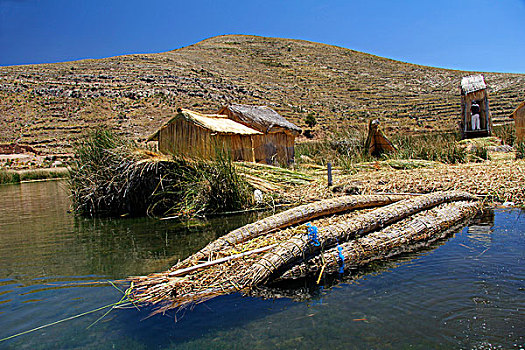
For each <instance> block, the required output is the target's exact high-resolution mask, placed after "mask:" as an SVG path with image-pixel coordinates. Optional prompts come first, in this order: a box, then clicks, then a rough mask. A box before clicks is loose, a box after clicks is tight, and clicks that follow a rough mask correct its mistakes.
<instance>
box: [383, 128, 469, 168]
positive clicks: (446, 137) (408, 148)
mask: <svg viewBox="0 0 525 350" xmlns="http://www.w3.org/2000/svg"><path fill="white" fill-rule="evenodd" d="M456 140H457V136H456V135H454V134H425V135H414V136H406V135H401V136H399V135H398V136H397V137H395V138H393V143H394V144H395V145H396V147H397V149H398V152H396V153H395V154H393V155H391V156H389V157H394V158H397V159H422V160H431V161H438V162H443V163H447V164H456V163H465V162H467V152H466V151H465V149H464V147H461V146H460V145H458V144H457V142H456Z"/></svg>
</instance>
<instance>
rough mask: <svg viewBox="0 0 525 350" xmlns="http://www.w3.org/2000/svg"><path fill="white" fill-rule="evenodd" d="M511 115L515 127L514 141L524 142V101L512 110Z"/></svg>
mask: <svg viewBox="0 0 525 350" xmlns="http://www.w3.org/2000/svg"><path fill="white" fill-rule="evenodd" d="M511 117H512V118H513V119H514V125H515V127H516V142H517V143H520V142H525V101H523V102H522V103H521V104H520V105H519V106H518V108H516V110H514V112H513V113H512V115H511Z"/></svg>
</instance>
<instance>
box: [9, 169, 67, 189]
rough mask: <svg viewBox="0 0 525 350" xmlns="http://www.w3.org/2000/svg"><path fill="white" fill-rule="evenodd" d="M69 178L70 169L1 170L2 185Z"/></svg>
mask: <svg viewBox="0 0 525 350" xmlns="http://www.w3.org/2000/svg"><path fill="white" fill-rule="evenodd" d="M68 177H69V169H68V168H66V167H59V168H58V167H57V168H35V169H22V170H7V169H0V185H9V184H19V183H26V182H36V181H47V180H60V179H67V178H68Z"/></svg>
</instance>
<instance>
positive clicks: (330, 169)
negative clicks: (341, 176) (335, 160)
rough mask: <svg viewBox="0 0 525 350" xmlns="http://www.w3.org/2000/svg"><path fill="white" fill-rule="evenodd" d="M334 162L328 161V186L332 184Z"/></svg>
mask: <svg viewBox="0 0 525 350" xmlns="http://www.w3.org/2000/svg"><path fill="white" fill-rule="evenodd" d="M332 183H333V181H332V163H330V162H328V187H330V186H332Z"/></svg>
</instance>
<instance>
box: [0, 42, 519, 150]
mask: <svg viewBox="0 0 525 350" xmlns="http://www.w3.org/2000/svg"><path fill="white" fill-rule="evenodd" d="M467 74H470V73H466V72H461V71H453V70H446V69H438V68H431V67H424V66H418V65H413V64H407V63H402V62H398V61H393V60H389V59H385V58H381V57H377V56H372V55H369V54H364V53H360V52H356V51H352V50H348V49H343V48H340V47H335V46H329V45H324V44H318V43H312V42H307V41H301V40H290V39H276V38H263V37H255V36H240V35H227V36H219V37H214V38H210V39H207V40H204V41H202V42H199V43H197V44H195V45H191V46H188V47H185V48H181V49H178V50H174V51H170V52H165V53H159V54H145V55H126V56H119V57H111V58H105V59H97V60H82V61H75V62H66V63H56V64H42V65H27V66H11V67H0V99H1V102H0V130H1V131H2V132H1V134H0V142H13V141H18V142H20V143H28V144H30V145H33V146H34V147H35V148H36V149H39V150H40V151H43V152H44V153H62V152H68V151H70V150H71V143H72V142H73V141H74V140H75V138H77V137H78V135H79V134H80V133H81V132H82V131H84V130H85V129H87V128H89V127H92V126H94V125H100V124H106V125H109V126H111V127H113V128H116V129H117V130H119V131H120V132H121V133H122V134H124V135H127V136H129V137H131V138H134V139H143V138H145V137H146V136H147V135H149V134H150V133H152V132H153V131H154V130H155V129H156V128H157V127H159V126H160V125H161V123H162V121H163V120H165V119H166V118H167V117H169V116H170V115H173V113H174V111H175V110H176V108H177V107H186V108H193V109H195V110H198V111H203V112H213V111H215V110H217V109H219V107H221V106H222V105H224V104H227V103H229V102H237V103H249V104H267V105H270V106H272V107H274V108H275V109H276V110H278V111H279V112H281V113H282V114H283V115H285V116H286V117H287V118H289V119H290V120H291V121H293V122H295V123H296V124H298V125H300V126H304V122H303V119H304V117H305V116H306V115H307V114H308V113H309V112H315V113H318V115H319V116H318V117H317V120H318V122H319V124H318V125H317V126H316V129H317V132H318V135H321V134H322V132H323V131H326V130H336V129H338V128H341V129H343V128H345V127H346V126H348V125H365V123H366V122H367V120H368V119H369V118H370V117H371V116H381V117H382V118H383V119H384V121H385V123H384V124H385V127H386V128H387V130H389V132H390V133H394V132H422V131H430V130H452V129H453V128H454V127H455V125H456V123H457V118H458V114H459V111H460V105H459V100H460V99H459V88H458V86H459V82H460V80H461V77H462V76H464V75H467ZM485 78H486V81H487V83H488V84H489V86H490V89H491V98H490V102H491V106H492V111H493V115H494V117H495V118H496V119H497V118H503V117H506V116H507V115H508V114H510V112H511V110H512V109H513V108H514V107H515V106H517V104H518V102H521V101H523V100H525V88H524V87H525V75H524V74H502V73H485Z"/></svg>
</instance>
